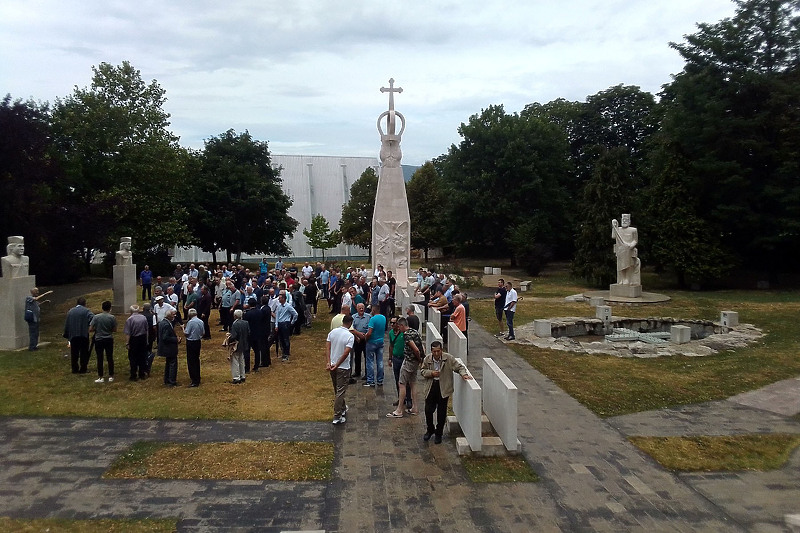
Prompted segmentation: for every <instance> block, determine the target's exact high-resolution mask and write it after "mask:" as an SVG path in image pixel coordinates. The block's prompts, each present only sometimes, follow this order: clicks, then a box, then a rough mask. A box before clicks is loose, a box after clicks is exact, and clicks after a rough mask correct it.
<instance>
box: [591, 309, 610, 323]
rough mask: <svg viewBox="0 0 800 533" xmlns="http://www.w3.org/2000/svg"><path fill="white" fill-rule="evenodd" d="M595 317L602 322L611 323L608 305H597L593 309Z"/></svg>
mask: <svg viewBox="0 0 800 533" xmlns="http://www.w3.org/2000/svg"><path fill="white" fill-rule="evenodd" d="M595 317H596V318H599V319H600V320H602V321H603V322H610V321H611V306H610V305H598V306H597V308H596V309H595Z"/></svg>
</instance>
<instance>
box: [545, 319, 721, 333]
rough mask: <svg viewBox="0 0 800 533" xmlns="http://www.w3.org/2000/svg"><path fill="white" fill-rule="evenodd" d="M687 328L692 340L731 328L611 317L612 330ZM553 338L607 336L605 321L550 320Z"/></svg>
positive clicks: (697, 322)
mask: <svg viewBox="0 0 800 533" xmlns="http://www.w3.org/2000/svg"><path fill="white" fill-rule="evenodd" d="M678 325H680V326H687V327H689V328H691V330H692V339H704V338H706V337H708V336H709V335H715V334H720V333H728V332H729V331H730V328H728V327H725V326H722V325H721V324H718V323H715V322H712V321H711V320H686V319H678V318H669V317H650V318H626V317H616V316H615V317H611V327H612V328H625V329H631V330H633V331H639V332H645V331H647V332H650V333H653V332H659V331H661V332H666V333H669V331H670V329H671V328H672V326H678ZM550 330H551V333H552V335H553V337H556V338H559V337H580V336H583V335H605V333H606V332H605V330H604V325H603V321H602V320H600V319H598V318H587V317H562V318H551V319H550Z"/></svg>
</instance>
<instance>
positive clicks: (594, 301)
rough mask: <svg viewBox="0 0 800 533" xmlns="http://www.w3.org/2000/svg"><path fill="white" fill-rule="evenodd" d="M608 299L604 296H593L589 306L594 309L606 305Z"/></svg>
mask: <svg viewBox="0 0 800 533" xmlns="http://www.w3.org/2000/svg"><path fill="white" fill-rule="evenodd" d="M605 304H606V299H605V298H603V297H602V296H592V297H590V298H589V305H591V306H592V307H597V306H598V305H605Z"/></svg>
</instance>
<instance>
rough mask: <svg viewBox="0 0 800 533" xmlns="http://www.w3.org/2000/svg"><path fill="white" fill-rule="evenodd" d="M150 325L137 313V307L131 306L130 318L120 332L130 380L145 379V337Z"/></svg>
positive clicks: (146, 370)
mask: <svg viewBox="0 0 800 533" xmlns="http://www.w3.org/2000/svg"><path fill="white" fill-rule="evenodd" d="M149 329H150V325H149V324H148V323H147V317H145V316H144V315H143V314H141V313H140V311H139V306H138V305H132V306H131V316H129V317H128V319H127V320H126V321H125V326H124V327H123V329H122V332H123V333H124V334H125V346H126V347H127V348H128V362H129V363H130V367H131V373H130V380H131V381H136V380H137V379H144V378H145V377H147V373H148V369H147V361H146V357H147V342H148V341H147V336H148V333H149Z"/></svg>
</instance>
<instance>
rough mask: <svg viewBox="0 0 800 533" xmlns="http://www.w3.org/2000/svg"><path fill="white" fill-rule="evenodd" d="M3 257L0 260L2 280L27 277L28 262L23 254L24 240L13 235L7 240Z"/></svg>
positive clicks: (19, 236)
mask: <svg viewBox="0 0 800 533" xmlns="http://www.w3.org/2000/svg"><path fill="white" fill-rule="evenodd" d="M6 254H8V255H6V256H5V257H2V258H0V265H2V271H3V277H4V278H21V277H23V276H27V275H28V270H29V266H30V262H29V259H28V256H27V255H24V254H25V238H24V237H22V236H21V235H14V236H11V237H9V238H8V246H6Z"/></svg>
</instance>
